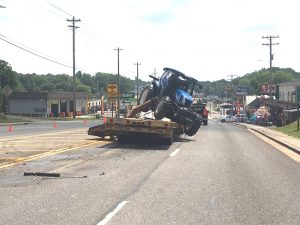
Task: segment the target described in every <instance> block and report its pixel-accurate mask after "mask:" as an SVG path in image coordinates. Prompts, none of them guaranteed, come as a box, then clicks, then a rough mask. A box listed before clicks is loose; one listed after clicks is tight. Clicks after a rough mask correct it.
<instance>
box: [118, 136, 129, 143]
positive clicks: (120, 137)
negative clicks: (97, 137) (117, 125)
mask: <svg viewBox="0 0 300 225" xmlns="http://www.w3.org/2000/svg"><path fill="white" fill-rule="evenodd" d="M117 138H118V142H119V143H127V142H128V138H127V136H126V135H122V134H119V135H118V136H117Z"/></svg>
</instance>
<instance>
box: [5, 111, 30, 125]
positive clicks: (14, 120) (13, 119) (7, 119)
mask: <svg viewBox="0 0 300 225" xmlns="http://www.w3.org/2000/svg"><path fill="white" fill-rule="evenodd" d="M18 122H30V120H28V119H24V118H18V117H8V116H6V115H3V114H2V113H0V123H18Z"/></svg>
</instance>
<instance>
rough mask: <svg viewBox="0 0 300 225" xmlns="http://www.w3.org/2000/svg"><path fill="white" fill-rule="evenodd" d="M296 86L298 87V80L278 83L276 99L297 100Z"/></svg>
mask: <svg viewBox="0 0 300 225" xmlns="http://www.w3.org/2000/svg"><path fill="white" fill-rule="evenodd" d="M297 87H299V88H300V80H296V81H289V82H284V83H281V84H278V88H277V92H278V96H277V97H278V100H279V101H283V102H293V103H295V102H297V99H296V94H297ZM299 94H300V93H299ZM298 101H300V99H298Z"/></svg>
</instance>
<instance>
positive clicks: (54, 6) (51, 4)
mask: <svg viewBox="0 0 300 225" xmlns="http://www.w3.org/2000/svg"><path fill="white" fill-rule="evenodd" d="M47 3H48V4H49V5H50V6H52V7H53V8H55V9H57V10H59V11H61V12H63V13H64V14H66V15H68V16H73V15H72V14H70V13H68V12H67V11H65V10H63V9H62V8H60V7H58V6H56V5H54V4H53V3H51V2H49V1H48V2H47Z"/></svg>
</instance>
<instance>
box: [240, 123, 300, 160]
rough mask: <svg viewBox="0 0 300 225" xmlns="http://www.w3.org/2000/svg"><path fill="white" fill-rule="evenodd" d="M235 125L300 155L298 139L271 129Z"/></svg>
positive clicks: (245, 124) (242, 124)
mask: <svg viewBox="0 0 300 225" xmlns="http://www.w3.org/2000/svg"><path fill="white" fill-rule="evenodd" d="M235 125H237V126H241V127H245V128H247V129H251V130H253V131H255V132H258V133H260V134H262V135H264V136H266V137H267V138H270V139H271V140H273V141H275V142H277V143H278V144H281V145H283V146H284V147H286V148H288V149H290V150H291V151H293V152H295V153H297V154H300V139H298V138H295V137H292V136H288V135H287V134H284V133H281V132H279V131H276V130H274V129H272V128H270V127H262V126H257V125H253V124H247V123H235Z"/></svg>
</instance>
